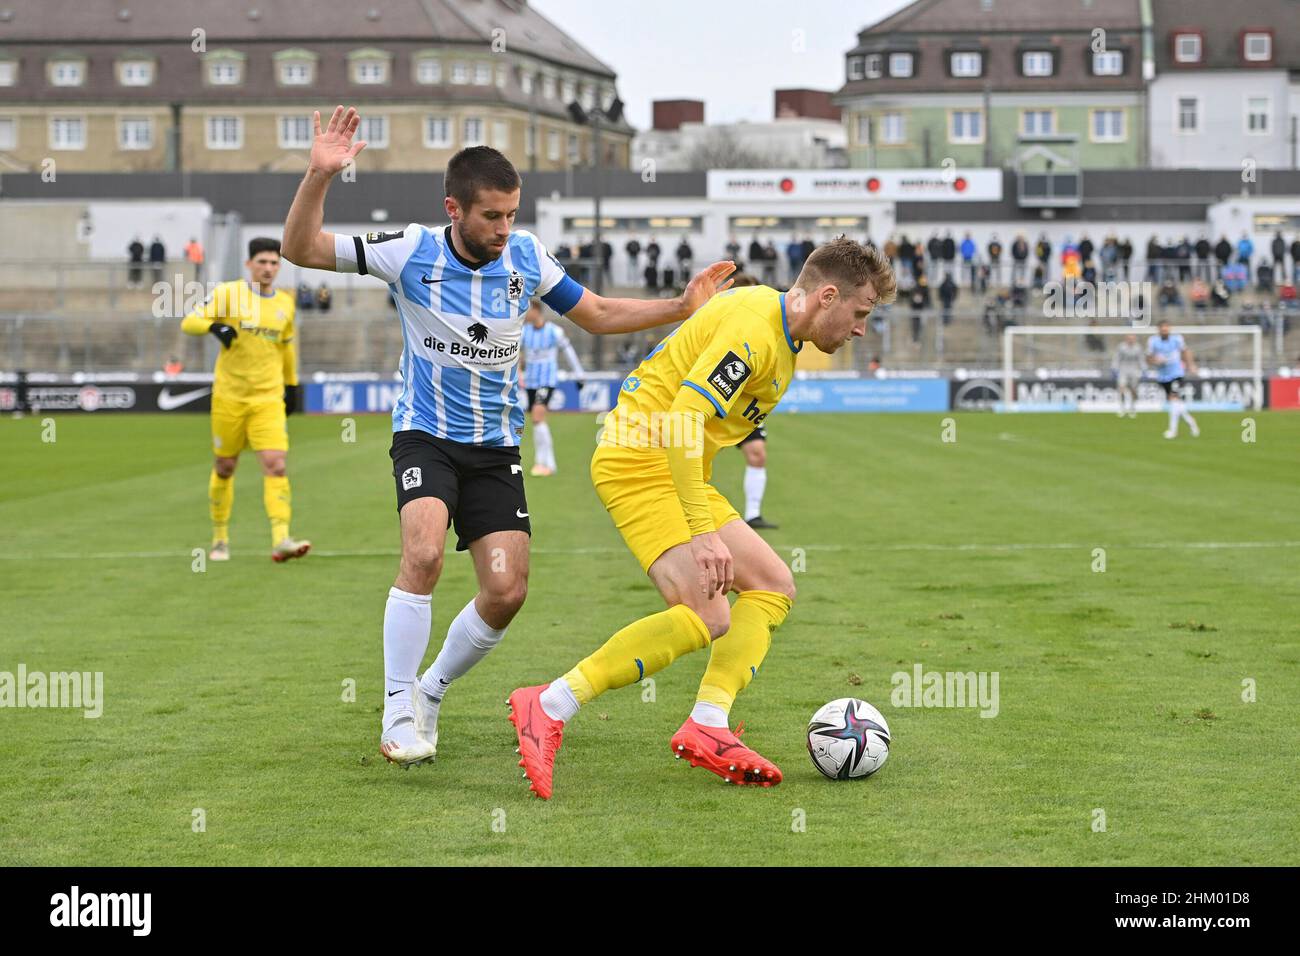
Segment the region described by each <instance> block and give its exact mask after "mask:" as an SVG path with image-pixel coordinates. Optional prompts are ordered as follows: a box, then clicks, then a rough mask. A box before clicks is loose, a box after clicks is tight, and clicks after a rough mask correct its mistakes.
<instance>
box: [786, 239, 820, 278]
mask: <svg viewBox="0 0 1300 956" xmlns="http://www.w3.org/2000/svg"><path fill="white" fill-rule="evenodd" d="M816 249H817V243H815V242H813V241H812V237H811V236H804V237H803V245H802V247H801V248H800V250H799V251H800V252H801V253H802V255H803V258H802V259H801V260H800V262H799V267H800V268H803V263H805V262H807V261H808V257H809V256H811V255H812V254H813V252H815V251H816ZM790 281H791V282H793V281H794V280H793V279H791V280H790Z"/></svg>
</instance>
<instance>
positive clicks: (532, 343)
mask: <svg viewBox="0 0 1300 956" xmlns="http://www.w3.org/2000/svg"><path fill="white" fill-rule="evenodd" d="M561 350H563V351H564V357H565V359H566V360H568V363H569V369H570V370H571V371H572V372H573V374H574V375H576V376H578V377H579V378H582V376H583V374H584V373H583V371H582V363H581V362H579V361H578V355H577V353H576V352H574V351H573V346H572V345H570V344H569V337H568V336H567V335H565V334H564V329H562V328H560V327H559V326H558V325H556V324H555V323H554V322H547V323H546V324H545V325H543V326H541V328H538V327H537V326H535V325H533V324H532V323H531V322H526V323H524V387H525V388H555V386H556V385H558V384H559V382H560V351H561Z"/></svg>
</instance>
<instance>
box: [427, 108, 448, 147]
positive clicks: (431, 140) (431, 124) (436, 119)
mask: <svg viewBox="0 0 1300 956" xmlns="http://www.w3.org/2000/svg"><path fill="white" fill-rule="evenodd" d="M424 145H425V146H428V147H429V148H430V149H447V148H448V147H450V146H451V120H450V119H448V118H447V117H445V116H426V117H425V118H424Z"/></svg>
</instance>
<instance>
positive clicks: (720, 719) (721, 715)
mask: <svg viewBox="0 0 1300 956" xmlns="http://www.w3.org/2000/svg"><path fill="white" fill-rule="evenodd" d="M691 720H693V721H695V722H696V723H697V724H699V725H700V726H701V727H726V726H728V724H727V712H726V711H725V710H723V709H722V708H721V707H719V706H718V705H717V704H710V703H706V702H705V701H702V700H697V701H696V702H695V707H694V708H692V710H691Z"/></svg>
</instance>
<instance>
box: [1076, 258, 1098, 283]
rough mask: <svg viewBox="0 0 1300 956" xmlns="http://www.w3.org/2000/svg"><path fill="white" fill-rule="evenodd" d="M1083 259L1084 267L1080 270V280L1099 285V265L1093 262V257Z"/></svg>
mask: <svg viewBox="0 0 1300 956" xmlns="http://www.w3.org/2000/svg"><path fill="white" fill-rule="evenodd" d="M1082 261H1083V267H1082V269H1081V270H1080V272H1079V281H1080V282H1086V283H1087V284H1088V285H1090V286H1094V287H1095V286H1096V285H1097V267H1096V266H1095V265H1093V264H1092V260H1091V259H1083V260H1082Z"/></svg>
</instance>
